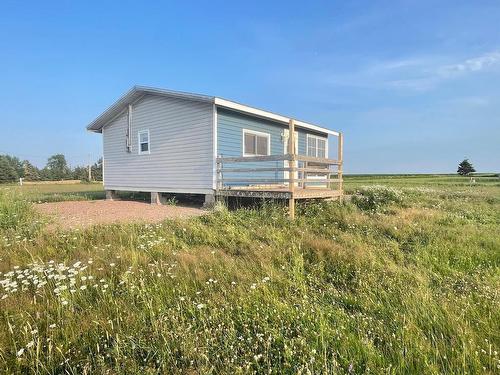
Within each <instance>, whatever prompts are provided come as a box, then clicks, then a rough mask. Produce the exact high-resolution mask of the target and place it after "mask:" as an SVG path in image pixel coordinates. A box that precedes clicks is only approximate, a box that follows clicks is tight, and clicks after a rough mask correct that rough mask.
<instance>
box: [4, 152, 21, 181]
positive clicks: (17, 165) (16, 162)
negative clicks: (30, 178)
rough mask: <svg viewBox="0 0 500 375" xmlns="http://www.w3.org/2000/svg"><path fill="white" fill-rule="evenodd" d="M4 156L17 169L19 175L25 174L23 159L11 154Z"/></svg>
mask: <svg viewBox="0 0 500 375" xmlns="http://www.w3.org/2000/svg"><path fill="white" fill-rule="evenodd" d="M4 158H5V159H6V160H7V162H8V163H9V164H10V166H11V167H12V168H14V169H15V171H16V174H17V176H18V177H23V176H24V170H23V163H22V161H21V160H20V159H19V158H18V157H16V156H10V155H4Z"/></svg>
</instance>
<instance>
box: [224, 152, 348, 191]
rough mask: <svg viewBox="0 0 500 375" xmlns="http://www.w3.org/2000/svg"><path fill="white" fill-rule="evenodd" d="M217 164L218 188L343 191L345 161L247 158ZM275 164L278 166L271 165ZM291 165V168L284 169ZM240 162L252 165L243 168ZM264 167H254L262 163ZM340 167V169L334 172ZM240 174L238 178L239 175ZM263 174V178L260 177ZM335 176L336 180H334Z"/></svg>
mask: <svg viewBox="0 0 500 375" xmlns="http://www.w3.org/2000/svg"><path fill="white" fill-rule="evenodd" d="M216 162H217V189H218V190H222V189H237V188H239V187H243V186H245V187H254V188H255V189H258V188H265V187H266V186H275V187H276V186H279V185H282V186H283V187H288V188H289V190H290V191H293V190H294V189H306V188H323V189H324V188H329V189H334V190H342V171H341V166H342V161H340V160H336V159H327V158H317V157H312V156H305V155H290V154H284V155H267V156H245V157H223V156H220V157H218V158H217V160H216ZM270 162H275V163H276V164H277V166H270V165H269V163H270ZM285 162H288V163H287V164H288V166H285ZM240 163H252V164H253V165H252V166H250V167H244V166H241V165H236V166H235V164H240ZM263 163H266V164H267V165H264V166H255V164H263ZM332 167H337V170H335V169H332ZM285 172H286V173H287V176H286V175H285ZM238 174H239V175H238ZM259 174H261V176H258V175H259ZM273 174H274V176H272V175H273ZM333 176H336V177H333Z"/></svg>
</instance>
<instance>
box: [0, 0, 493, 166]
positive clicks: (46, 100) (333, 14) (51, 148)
mask: <svg viewBox="0 0 500 375" xmlns="http://www.w3.org/2000/svg"><path fill="white" fill-rule="evenodd" d="M499 20H500V2H499V1H497V0H492V1H459V0H452V1H444V0H442V1H427V0H417V1H378V0H376V1H324V2H322V1H307V2H304V1H296V2H294V1H283V2H281V3H278V2H275V3H274V2H268V1H263V2H259V1H245V2H241V3H240V4H236V2H234V4H233V2H228V1H221V2H219V1H204V2H202V1H182V2H180V1H179V2H178V3H177V4H174V3H173V2H160V1H158V2H154V1H116V2H111V1H78V2H77V1H32V2H29V1H5V0H4V1H2V2H1V3H0V72H1V73H0V86H1V90H0V114H1V117H0V128H1V137H0V153H9V154H14V155H17V156H19V157H21V158H23V159H29V160H31V161H33V162H34V163H35V164H37V165H39V166H41V165H43V164H44V163H45V161H46V159H47V157H48V156H50V155H51V154H54V153H64V154H65V155H67V158H68V160H69V161H70V163H71V164H72V165H75V164H80V163H85V162H86V160H87V155H88V154H89V153H90V154H92V158H93V159H97V158H98V157H99V156H100V154H101V137H100V135H97V134H93V133H88V132H86V131H85V126H86V125H87V124H88V123H89V122H90V121H91V120H93V119H94V118H95V117H96V116H97V115H99V113H100V112H101V111H103V110H104V109H105V108H106V107H107V106H109V105H110V104H111V103H112V102H113V101H114V100H116V99H117V98H118V97H119V96H120V95H122V94H123V93H124V92H125V91H127V90H128V89H129V88H130V87H131V86H133V85H135V84H140V85H149V86H155V87H162V88H169V89H174V90H182V91H190V92H196V93H204V94H209V95H217V96H221V97H225V98H228V99H233V100H236V101H239V102H242V103H245V104H249V105H253V106H257V107H261V108H264V109H269V110H272V111H274V112H278V113H283V114H288V115H292V116H295V117H296V118H299V119H304V120H307V121H310V122H313V123H317V124H320V125H323V126H326V127H329V128H332V129H338V130H341V131H343V132H344V134H345V139H346V141H345V161H346V166H345V170H346V172H348V173H349V172H350V173H397V172H454V171H456V166H457V163H458V162H459V161H460V160H461V159H462V158H464V157H468V158H470V159H471V161H472V162H473V163H474V165H475V166H476V169H478V170H480V171H499V170H500V168H499V166H500V21H499Z"/></svg>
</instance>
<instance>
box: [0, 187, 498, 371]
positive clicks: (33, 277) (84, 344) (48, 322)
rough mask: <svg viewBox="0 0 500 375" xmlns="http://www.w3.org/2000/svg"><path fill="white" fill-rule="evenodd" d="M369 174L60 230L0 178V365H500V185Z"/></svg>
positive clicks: (103, 367) (475, 367) (376, 367)
mask: <svg viewBox="0 0 500 375" xmlns="http://www.w3.org/2000/svg"><path fill="white" fill-rule="evenodd" d="M377 189H378V190H377V192H376V194H373V192H372V191H369V189H368V190H363V189H361V190H360V191H359V194H360V199H361V202H362V201H363V198H362V197H363V196H364V197H369V201H370V204H369V206H368V207H365V206H364V205H363V204H354V203H352V204H351V203H346V204H338V203H336V202H323V203H309V204H306V205H302V206H300V207H299V209H298V215H297V216H298V219H297V220H296V221H295V222H290V221H289V220H288V218H287V216H286V212H285V211H284V209H283V208H281V207H277V206H272V205H271V206H265V207H263V208H261V209H259V210H257V209H256V210H252V209H241V210H237V211H231V212H230V211H228V210H225V209H223V208H222V209H219V210H217V211H216V212H214V213H212V214H210V215H207V216H203V217H199V218H193V219H190V220H188V221H165V222H163V223H161V224H156V225H152V224H149V225H146V224H129V225H110V226H96V227H93V228H90V229H87V230H78V231H77V230H74V231H67V232H63V231H57V232H47V231H45V230H36V231H29V232H26V231H24V230H23V228H24V226H26V225H29V222H30V220H33V221H36V220H37V218H35V217H32V216H30V215H32V213H31V211H30V208H29V205H27V204H26V203H25V202H24V203H19V202H15V201H13V200H11V199H6V197H5V196H3V197H2V203H1V204H2V206H0V207H5V210H6V212H23V213H22V214H21V215H20V216H19V217H22V219H19V220H18V221H16V220H17V219H16V220H14V221H12V219H9V218H11V217H12V215H10V214H9V215H6V216H2V224H1V228H2V229H1V236H0V259H1V262H0V270H1V272H2V274H0V280H3V281H0V282H1V284H0V285H1V286H0V298H2V299H1V300H0V310H1V311H2V315H1V317H0V332H2V335H0V371H3V372H6V373H42V374H43V373H47V374H48V373H50V374H52V373H71V374H81V373H151V374H153V373H231V374H232V373H280V374H281V373H290V374H292V373H293V374H295V373H401V374H403V373H404V374H407V373H415V374H423V373H426V374H427V373H447V374H448V373H497V372H498V371H499V369H500V358H499V355H498V351H499V346H500V337H499V333H500V300H499V297H500V296H499V290H500V268H499V265H500V234H499V232H500V231H499V230H498V229H499V223H500V220H499V208H500V199H499V196H498V191H495V193H494V194H492V193H491V190H488V189H483V188H481V187H478V188H477V189H475V190H467V191H464V190H460V189H457V188H451V189H443V190H440V189H437V190H435V191H433V193H432V194H430V193H429V191H428V188H420V187H411V188H408V189H407V188H405V189H402V190H401V191H400V192H397V199H393V198H394V196H393V195H392V193H394V192H393V191H392V190H390V191H389V192H388V191H384V188H377ZM481 189H483V190H481ZM387 197H389V198H387ZM391 197H392V198H391ZM457 197H460V198H457ZM16 205H19V206H16ZM373 205H375V207H376V208H377V209H372V207H373ZM16 207H17V208H16ZM21 207H22V208H21ZM366 208H367V209H366ZM2 210H3V208H2ZM2 212H3V211H2ZM4 217H5V218H6V219H5V223H4V222H3V221H4ZM16 217H17V216H16ZM30 217H31V219H30ZM9 223H10V224H9ZM3 296H5V297H3Z"/></svg>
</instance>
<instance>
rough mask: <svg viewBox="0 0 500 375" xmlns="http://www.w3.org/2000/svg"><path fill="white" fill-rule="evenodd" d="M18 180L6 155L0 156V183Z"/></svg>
mask: <svg viewBox="0 0 500 375" xmlns="http://www.w3.org/2000/svg"><path fill="white" fill-rule="evenodd" d="M18 178H19V175H18V173H17V171H16V169H15V168H14V167H13V166H12V164H11V162H10V159H9V158H8V157H7V156H6V155H0V183H2V182H14V181H16V180H17V179H18Z"/></svg>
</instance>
